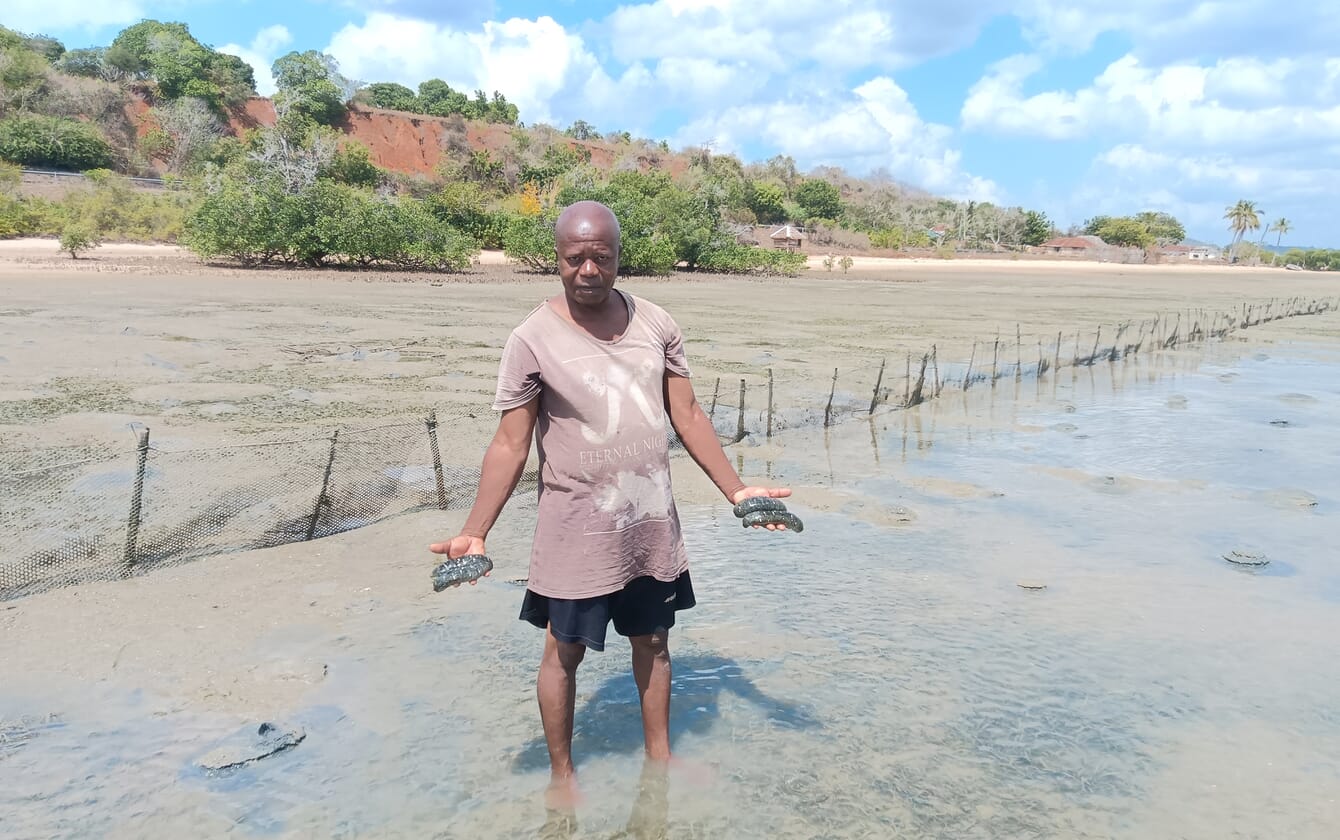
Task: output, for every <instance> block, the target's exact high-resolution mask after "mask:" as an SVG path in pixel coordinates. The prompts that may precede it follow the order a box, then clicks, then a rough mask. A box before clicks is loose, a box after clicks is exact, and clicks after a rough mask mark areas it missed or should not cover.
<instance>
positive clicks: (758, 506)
mask: <svg viewBox="0 0 1340 840" xmlns="http://www.w3.org/2000/svg"><path fill="white" fill-rule="evenodd" d="M761 510H786V505H785V504H783V503H782V500H781V499H774V498H772V497H771V496H750V497H749V498H747V499H741V500H740V503H739V504H737V505H736V506H735V515H736V516H744V515H745V514H747V513H754V512H755V511H761Z"/></svg>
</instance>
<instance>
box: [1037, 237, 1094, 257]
mask: <svg viewBox="0 0 1340 840" xmlns="http://www.w3.org/2000/svg"><path fill="white" fill-rule="evenodd" d="M1106 247H1107V243H1106V242H1104V241H1103V240H1101V239H1099V238H1098V237H1096V236H1058V237H1056V238H1055V239H1049V240H1047V241H1046V242H1044V243H1042V244H1041V245H1039V246H1038V250H1039V251H1041V252H1043V253H1046V254H1060V255H1062V256H1069V257H1094V256H1097V255H1098V254H1099V253H1100V252H1101V251H1102V250H1103V249H1104V248H1106Z"/></svg>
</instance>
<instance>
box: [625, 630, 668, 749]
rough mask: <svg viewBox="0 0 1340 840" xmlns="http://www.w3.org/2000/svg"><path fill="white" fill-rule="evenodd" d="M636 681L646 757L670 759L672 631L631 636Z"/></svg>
mask: <svg viewBox="0 0 1340 840" xmlns="http://www.w3.org/2000/svg"><path fill="white" fill-rule="evenodd" d="M628 641H629V643H630V644H631V645H632V647H633V679H634V680H635V681H636V682H637V693H638V696H639V697H640V698H641V700H642V735H643V738H644V739H645V740H646V745H647V758H649V759H651V760H652V761H669V760H670V631H669V630H658V631H656V632H655V633H652V634H650V635H646V636H631V637H629V639H628Z"/></svg>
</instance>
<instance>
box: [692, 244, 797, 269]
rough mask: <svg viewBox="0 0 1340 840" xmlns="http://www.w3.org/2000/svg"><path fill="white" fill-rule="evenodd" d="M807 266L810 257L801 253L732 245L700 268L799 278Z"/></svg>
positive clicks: (711, 254) (706, 259)
mask: <svg viewBox="0 0 1340 840" xmlns="http://www.w3.org/2000/svg"><path fill="white" fill-rule="evenodd" d="M806 264H807V261H806V256H805V255H804V254H802V253H800V252H798V251H782V250H778V249H776V248H758V247H755V246H753V245H739V244H735V243H732V244H730V245H725V246H723V247H720V248H716V249H713V250H712V251H711V252H709V253H708V254H706V255H705V256H704V258H703V259H702V260H701V261H700V262H699V263H698V267H699V268H700V269H702V270H704V271H716V272H720V273H722V274H762V275H786V276H795V275H796V274H798V273H800V271H801V270H802V269H804V268H805V266H806Z"/></svg>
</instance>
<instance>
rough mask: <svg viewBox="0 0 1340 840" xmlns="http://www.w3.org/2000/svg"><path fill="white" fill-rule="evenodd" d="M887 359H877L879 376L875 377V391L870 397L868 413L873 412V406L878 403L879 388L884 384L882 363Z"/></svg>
mask: <svg viewBox="0 0 1340 840" xmlns="http://www.w3.org/2000/svg"><path fill="white" fill-rule="evenodd" d="M887 361H888V359H887V358H883V359H880V360H879V376H877V377H875V393H874V396H872V397H871V398H870V411H869V413H870V414H874V413H875V406H877V405H879V389H880V387H881V386H882V385H883V384H884V363H885V362H887Z"/></svg>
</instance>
